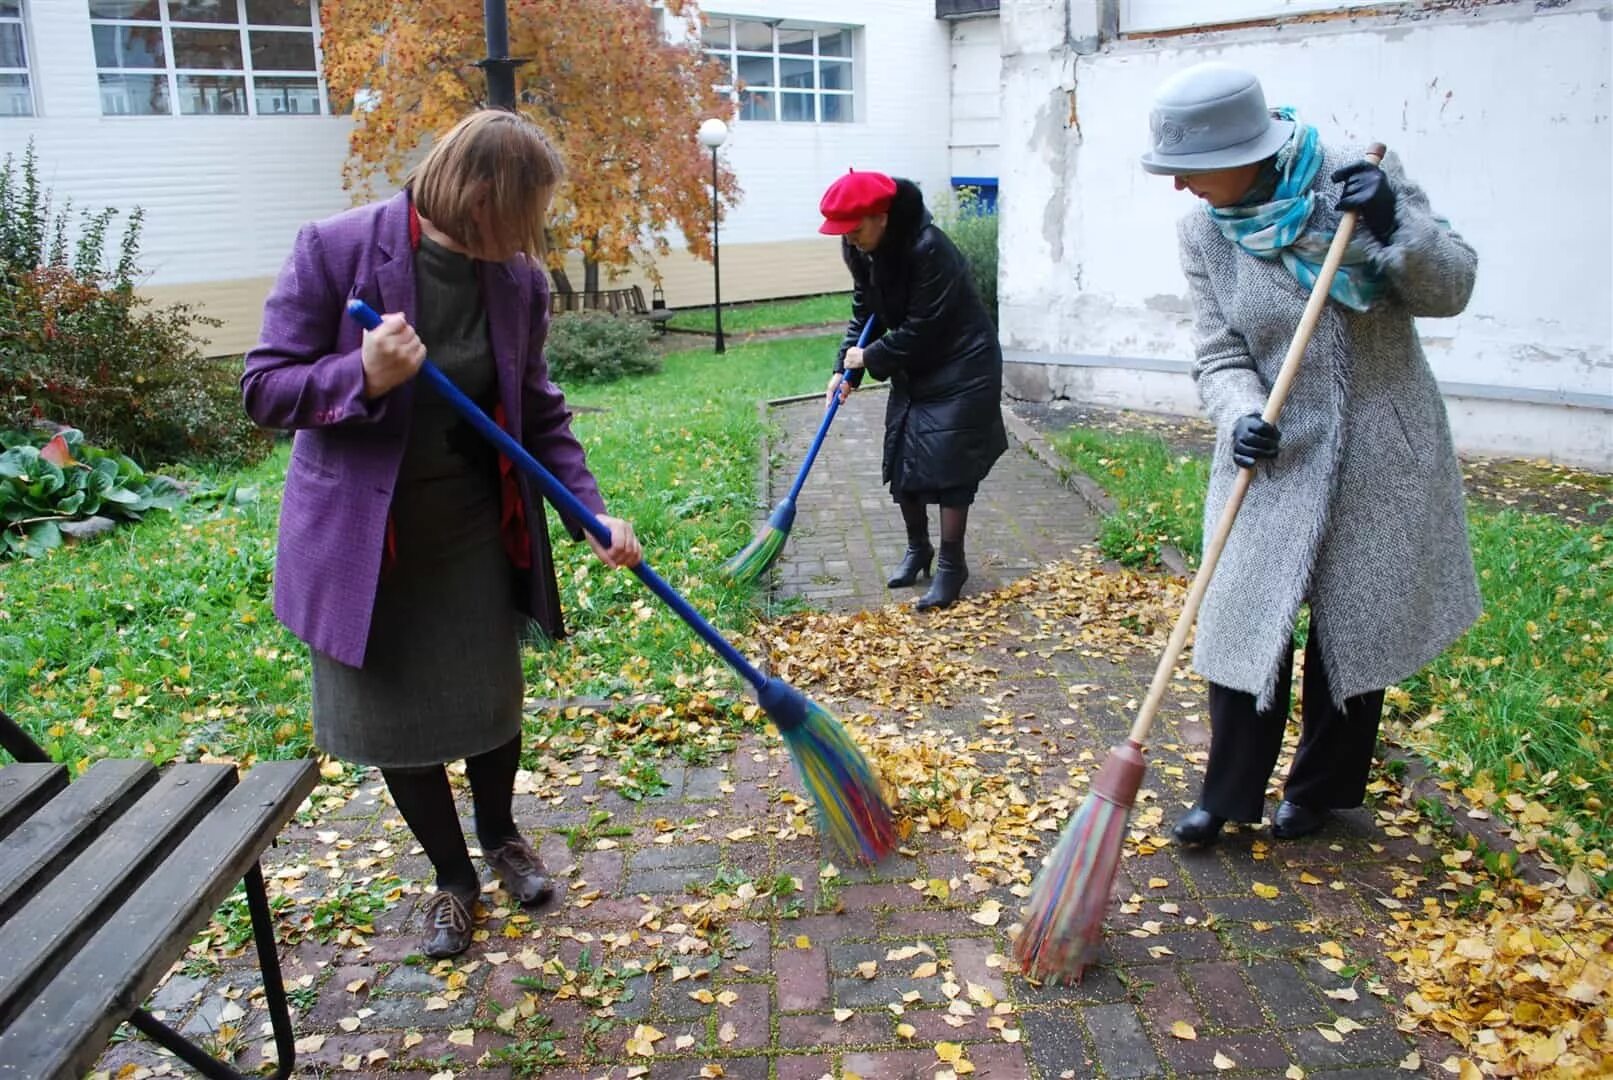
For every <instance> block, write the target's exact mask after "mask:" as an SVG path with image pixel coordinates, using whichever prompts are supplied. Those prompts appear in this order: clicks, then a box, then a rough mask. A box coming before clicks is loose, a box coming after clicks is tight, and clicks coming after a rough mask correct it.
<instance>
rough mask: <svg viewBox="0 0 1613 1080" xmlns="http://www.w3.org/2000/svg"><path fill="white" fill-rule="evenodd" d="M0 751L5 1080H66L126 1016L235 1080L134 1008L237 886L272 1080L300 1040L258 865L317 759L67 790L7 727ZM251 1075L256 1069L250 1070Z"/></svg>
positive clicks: (32, 747) (205, 1067) (189, 769)
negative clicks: (271, 1045)
mask: <svg viewBox="0 0 1613 1080" xmlns="http://www.w3.org/2000/svg"><path fill="white" fill-rule="evenodd" d="M0 747H4V748H5V750H6V751H7V752H9V753H10V754H11V756H12V757H13V758H15V759H16V761H17V764H14V765H9V766H5V767H4V768H0V1077H27V1078H28V1080H40V1078H51V1080H54V1078H57V1077H62V1078H68V1077H71V1078H73V1080H77V1078H78V1077H81V1076H83V1075H85V1074H86V1073H87V1072H89V1071H90V1070H91V1069H92V1068H93V1067H94V1065H95V1062H96V1060H97V1059H98V1058H99V1057H100V1056H101V1054H102V1052H103V1051H104V1050H105V1048H106V1045H107V1043H108V1041H109V1040H110V1039H111V1037H112V1034H113V1032H114V1031H115V1030H116V1029H117V1027H118V1025H120V1024H122V1023H123V1022H124V1021H125V1020H127V1021H129V1022H130V1023H131V1024H133V1025H134V1027H136V1028H137V1029H139V1030H140V1031H141V1032H142V1033H144V1034H145V1035H146V1036H147V1037H149V1038H151V1039H153V1040H154V1041H156V1042H158V1043H160V1044H161V1045H162V1046H164V1047H166V1048H167V1049H169V1050H171V1051H173V1053H174V1054H176V1055H177V1056H178V1057H179V1058H181V1059H182V1060H183V1061H185V1063H186V1064H188V1065H190V1066H191V1067H193V1068H194V1069H196V1070H197V1071H198V1072H200V1073H201V1074H202V1075H203V1076H207V1077H229V1078H238V1077H240V1076H241V1075H242V1074H241V1073H239V1072H237V1071H236V1070H235V1069H233V1068H232V1067H230V1066H229V1065H228V1064H226V1063H224V1062H221V1061H218V1060H216V1059H214V1058H213V1057H211V1056H209V1055H208V1054H207V1053H206V1052H205V1051H204V1050H202V1049H201V1048H200V1047H198V1046H197V1045H196V1044H194V1043H192V1042H191V1041H190V1040H188V1039H186V1038H185V1037H184V1036H182V1035H180V1034H179V1033H178V1032H177V1031H175V1030H173V1029H172V1028H170V1027H169V1026H168V1025H166V1024H164V1023H163V1022H162V1021H160V1020H158V1019H157V1018H156V1017H154V1016H152V1015H151V1014H150V1013H148V1012H146V1011H145V1010H144V1009H142V1008H141V1007H140V1005H141V1003H142V1002H144V1001H145V1000H146V998H147V997H148V996H149V995H150V994H151V992H152V990H154V989H155V988H156V986H157V983H158V982H159V981H160V980H161V979H162V977H163V975H164V974H166V973H167V971H168V970H169V968H170V967H171V966H172V965H173V963H174V962H175V961H176V960H178V959H179V958H180V957H182V956H183V955H184V953H185V950H186V948H187V946H188V945H189V944H190V942H191V940H192V939H193V938H194V937H195V936H196V934H197V932H198V931H200V930H201V929H202V928H203V927H204V926H205V925H206V924H207V922H208V920H209V919H210V918H211V916H212V914H213V912H215V911H216V910H217V909H218V907H219V905H220V904H221V903H222V902H223V901H224V899H225V898H226V897H227V896H229V894H230V892H231V891H232V890H233V889H234V888H235V883H236V882H238V881H242V880H244V881H245V883H246V897H247V906H248V908H249V909H250V911H251V915H252V933H253V938H254V940H255V941H256V944H257V950H258V965H259V968H260V970H261V971H262V974H263V991H264V1000H265V1003H266V1005H267V1006H268V1010H269V1019H270V1023H271V1025H272V1027H273V1030H274V1041H275V1049H276V1051H277V1054H278V1059H279V1064H278V1068H277V1070H276V1072H275V1074H274V1075H275V1076H276V1077H281V1078H283V1077H286V1076H289V1075H290V1074H291V1069H292V1064H293V1061H294V1056H295V1052H296V1049H295V1038H294V1035H293V1033H292V1027H291V1013H290V1010H289V1007H288V1003H287V1000H286V992H285V987H284V985H283V984H282V982H281V978H280V962H279V957H278V955H277V953H276V951H275V937H274V919H273V917H272V915H271V914H270V911H269V898H268V894H267V891H266V890H265V888H264V881H263V871H262V869H261V867H260V866H259V864H258V859H259V857H260V856H261V855H262V854H263V851H264V849H265V848H267V847H268V846H269V844H271V843H272V842H273V841H274V838H275V836H276V834H278V833H279V831H280V830H281V828H282V827H284V826H285V824H286V822H288V821H289V820H290V819H291V816H292V815H293V814H294V813H296V810H297V807H298V806H299V805H300V804H301V803H302V801H303V799H305V798H306V797H307V796H308V794H309V792H311V791H312V790H313V788H314V785H315V783H316V782H317V780H318V771H317V769H316V768H315V765H314V763H313V762H312V761H272V762H262V763H260V764H258V765H255V766H254V767H253V768H252V769H250V770H249V771H248V772H247V773H246V775H245V776H244V777H241V778H240V779H239V780H237V773H236V769H235V766H233V765H191V764H184V765H175V766H173V767H171V768H169V769H167V770H165V771H163V772H161V773H159V772H158V771H157V769H155V768H154V767H152V765H151V763H150V762H148V761H115V760H107V761H98V762H96V763H95V764H94V765H91V766H90V768H89V769H88V770H86V771H85V773H84V775H83V776H81V777H80V778H79V779H78V780H76V781H74V782H73V783H68V775H67V769H66V768H65V767H64V766H62V765H58V764H56V763H55V762H52V761H51V760H50V759H49V757H48V756H47V755H46V754H45V752H44V751H43V750H42V749H40V747H39V745H38V744H37V743H35V742H34V741H33V740H32V739H31V738H29V737H28V735H27V733H25V732H24V731H23V730H22V729H21V728H20V727H18V726H17V724H16V723H15V722H13V721H12V720H11V718H10V717H8V716H6V715H5V713H3V712H0ZM253 1075H257V1074H256V1073H254V1074H253Z"/></svg>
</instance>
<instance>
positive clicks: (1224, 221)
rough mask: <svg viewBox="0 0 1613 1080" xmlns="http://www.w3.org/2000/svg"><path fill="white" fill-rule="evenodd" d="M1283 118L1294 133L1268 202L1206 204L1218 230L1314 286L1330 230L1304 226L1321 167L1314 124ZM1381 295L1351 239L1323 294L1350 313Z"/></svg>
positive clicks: (1284, 111)
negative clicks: (1251, 204) (1290, 123)
mask: <svg viewBox="0 0 1613 1080" xmlns="http://www.w3.org/2000/svg"><path fill="white" fill-rule="evenodd" d="M1275 115H1276V116H1277V117H1278V118H1279V119H1282V120H1295V124H1294V134H1293V137H1292V138H1290V139H1289V140H1288V142H1286V143H1284V144H1283V148H1282V149H1281V150H1279V151H1277V169H1278V181H1277V190H1276V192H1275V193H1273V195H1272V196H1271V201H1269V202H1264V203H1260V204H1258V205H1256V206H1229V207H1226V208H1224V209H1217V208H1216V207H1213V206H1206V207H1205V209H1206V210H1207V211H1208V212H1209V215H1210V219H1211V220H1212V221H1214V222H1215V224H1216V226H1217V227H1218V228H1220V230H1221V234H1222V235H1223V236H1225V237H1226V238H1227V239H1228V240H1231V241H1232V242H1233V243H1234V244H1237V245H1238V246H1239V247H1241V248H1243V250H1245V251H1247V252H1248V253H1249V254H1251V255H1253V256H1255V257H1256V258H1260V259H1268V260H1269V259H1281V260H1282V263H1283V266H1284V268H1286V269H1287V270H1288V272H1289V273H1290V274H1293V275H1294V279H1295V280H1296V281H1298V282H1299V283H1300V284H1301V285H1303V286H1305V288H1307V289H1309V288H1310V287H1311V286H1313V285H1314V284H1316V277H1317V274H1319V273H1320V272H1321V269H1322V262H1323V261H1324V260H1325V259H1326V258H1327V249H1328V246H1329V245H1330V244H1332V242H1333V231H1332V230H1331V229H1329V230H1325V231H1319V230H1314V229H1312V230H1307V229H1306V227H1305V225H1306V222H1308V221H1310V219H1311V212H1312V211H1313V210H1314V209H1315V206H1316V193H1315V192H1314V191H1312V190H1311V187H1312V185H1313V184H1314V183H1315V181H1316V174H1317V173H1318V172H1319V171H1321V168H1322V147H1321V140H1320V139H1319V138H1318V137H1317V134H1316V128H1314V127H1312V126H1311V125H1310V124H1301V123H1298V121H1297V118H1296V114H1295V112H1294V110H1293V109H1292V108H1291V107H1289V106H1283V107H1282V108H1279V109H1277V110H1275ZM1383 293H1384V280H1383V275H1382V274H1381V273H1379V272H1378V270H1377V268H1376V267H1374V266H1373V265H1372V263H1371V262H1369V261H1368V259H1367V255H1366V251H1365V250H1364V249H1363V248H1362V246H1361V244H1360V241H1359V240H1357V239H1355V238H1353V237H1352V238H1351V240H1350V246H1349V247H1348V248H1346V249H1345V252H1344V261H1343V263H1341V264H1340V266H1339V270H1338V273H1336V274H1334V275H1333V284H1332V287H1330V288H1329V289H1328V295H1329V296H1331V297H1332V298H1333V299H1334V300H1337V301H1338V302H1339V303H1341V304H1343V305H1344V306H1345V307H1347V308H1350V309H1351V310H1352V311H1370V310H1371V309H1372V306H1373V304H1375V303H1376V302H1377V301H1378V299H1379V297H1381V296H1382V295H1383Z"/></svg>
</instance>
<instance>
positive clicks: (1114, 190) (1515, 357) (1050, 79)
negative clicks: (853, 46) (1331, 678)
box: [1001, 0, 1613, 468]
mask: <svg viewBox="0 0 1613 1080" xmlns="http://www.w3.org/2000/svg"><path fill="white" fill-rule="evenodd" d="M1240 2H1241V0H1240ZM1132 6H1133V7H1134V8H1136V9H1138V10H1141V9H1142V8H1143V7H1145V6H1146V5H1142V4H1134V5H1132ZM1268 6H1271V5H1270V4H1268ZM1308 6H1310V7H1315V6H1318V5H1315V4H1311V5H1308ZM1338 6H1340V7H1342V6H1345V5H1342V4H1341V5H1338ZM1154 7H1155V8H1158V9H1159V12H1156V14H1158V13H1160V12H1163V10H1164V9H1163V7H1162V6H1161V5H1159V4H1155V5H1154ZM1410 7H1412V8H1415V7H1416V5H1410ZM1102 8H1103V5H1102V4H1101V3H1100V2H1098V0H1005V2H1004V4H1003V37H1004V93H1003V119H1002V129H1003V146H1004V164H1003V210H1002V219H1001V229H1002V250H1003V259H1002V281H1001V318H1002V331H1003V338H1004V344H1005V347H1006V348H1008V349H1009V351H1010V354H1011V356H1012V357H1013V358H1014V359H1016V360H1021V361H1029V362H1041V363H1052V364H1055V365H1057V366H1056V367H1049V368H1047V369H1045V370H1038V371H1036V372H1034V373H1032V372H1030V371H1028V370H1023V371H1021V373H1020V374H1021V375H1022V376H1025V375H1030V374H1034V376H1035V377H1034V378H1033V379H1029V380H1022V382H1021V385H1022V386H1030V387H1033V388H1035V389H1041V390H1043V391H1044V392H1046V391H1048V390H1053V391H1057V390H1058V388H1059V387H1060V386H1061V385H1064V384H1069V385H1071V386H1073V387H1075V388H1077V389H1080V390H1082V391H1083V392H1085V393H1086V394H1088V395H1089V396H1092V397H1094V398H1097V399H1099V400H1106V401H1110V402H1111V403H1116V404H1133V405H1136V406H1138V407H1146V408H1160V409H1166V410H1184V409H1192V408H1196V396H1195V394H1194V391H1193V387H1192V386H1191V383H1190V382H1189V381H1188V379H1187V377H1186V376H1184V375H1181V374H1177V373H1173V372H1172V371H1171V370H1169V368H1170V365H1169V364H1167V365H1154V367H1155V368H1156V370H1152V371H1150V370H1143V371H1138V370H1136V369H1137V368H1138V367H1139V365H1137V364H1132V363H1129V361H1130V360H1135V359H1142V360H1155V361H1159V360H1164V361H1174V362H1175V363H1176V364H1177V365H1179V364H1180V363H1181V362H1183V361H1187V360H1190V359H1191V357H1192V350H1191V339H1190V326H1189V316H1188V310H1187V303H1186V299H1185V295H1186V290H1185V287H1184V284H1183V282H1182V277H1181V272H1180V268H1179V264H1178V261H1177V254H1176V239H1175V221H1176V219H1177V218H1178V217H1179V216H1180V215H1181V214H1183V213H1185V212H1189V211H1191V210H1192V209H1193V207H1192V205H1191V204H1190V203H1189V201H1188V196H1186V195H1181V194H1178V193H1176V192H1175V191H1173V190H1172V187H1171V183H1170V181H1169V180H1168V179H1162V178H1158V177H1152V176H1149V175H1148V174H1146V173H1144V172H1143V171H1142V170H1141V169H1140V168H1138V166H1137V164H1136V159H1137V155H1138V154H1139V153H1140V152H1141V151H1142V150H1144V149H1146V146H1147V142H1148V110H1149V102H1150V99H1151V97H1152V93H1153V90H1154V88H1155V87H1156V86H1157V85H1158V84H1159V83H1160V82H1161V81H1163V80H1164V79H1165V78H1166V77H1167V76H1168V75H1170V74H1171V73H1173V72H1175V71H1177V70H1180V69H1181V68H1183V67H1186V66H1189V65H1191V64H1193V63H1198V62H1200V61H1203V60H1207V59H1217V60H1222V61H1226V62H1228V63H1233V64H1238V65H1241V66H1243V67H1246V68H1248V69H1250V70H1252V71H1254V72H1256V73H1257V74H1258V75H1259V76H1260V78H1261V80H1262V83H1263V84H1264V86H1265V88H1266V92H1267V97H1268V100H1269V101H1271V102H1272V103H1273V104H1278V103H1285V104H1292V105H1294V106H1296V107H1297V108H1298V109H1299V110H1300V113H1301V115H1302V116H1304V117H1305V118H1307V119H1309V120H1311V121H1312V122H1314V123H1316V124H1317V125H1318V126H1319V127H1320V128H1321V130H1322V136H1323V139H1324V140H1327V141H1332V142H1335V143H1336V142H1343V141H1349V142H1355V143H1362V142H1366V141H1369V140H1373V139H1378V140H1382V141H1384V142H1386V143H1388V144H1389V145H1390V147H1391V148H1392V149H1394V150H1395V151H1397V152H1398V153H1399V155H1400V157H1401V159H1402V161H1403V162H1404V164H1405V166H1406V168H1407V170H1408V171H1409V173H1410V175H1411V176H1412V177H1413V178H1415V179H1416V180H1417V181H1418V182H1419V183H1420V184H1421V185H1422V186H1423V187H1424V188H1425V189H1426V190H1427V191H1428V193H1429V195H1430V197H1431V199H1432V201H1433V204H1434V207H1435V209H1436V211H1438V212H1439V213H1442V214H1443V215H1445V216H1446V217H1448V218H1450V219H1451V221H1452V222H1453V223H1454V225H1455V227H1456V228H1457V229H1458V230H1459V231H1460V232H1461V233H1462V234H1463V235H1464V236H1465V237H1466V238H1467V239H1468V240H1469V241H1471V242H1472V243H1473V244H1474V246H1475V247H1476V248H1477V249H1478V251H1479V255H1480V266H1479V279H1478V285H1477V288H1476V290H1475V292H1474V296H1473V299H1472V303H1471V304H1470V306H1469V308H1468V310H1467V312H1466V313H1464V314H1463V315H1462V316H1459V317H1457V318H1454V319H1441V320H1427V321H1424V322H1423V323H1422V324H1421V330H1422V332H1423V335H1424V341H1425V346H1426V348H1427V351H1428V354H1429V358H1430V361H1431V362H1432V364H1433V367H1434V370H1435V373H1436V374H1437V375H1438V376H1439V378H1440V379H1441V381H1442V382H1443V383H1445V384H1446V385H1447V387H1448V393H1449V394H1450V395H1451V415H1452V422H1453V425H1454V426H1455V429H1456V432H1457V437H1458V441H1459V442H1460V443H1461V444H1463V445H1464V446H1465V447H1466V448H1469V449H1473V450H1476V451H1481V452H1490V453H1512V454H1522V455H1528V456H1536V455H1539V456H1551V457H1554V458H1558V459H1560V460H1566V461H1576V462H1579V463H1582V464H1589V465H1593V466H1600V467H1604V468H1607V467H1613V411H1610V410H1613V95H1610V90H1609V75H1610V72H1613V5H1610V4H1608V3H1606V2H1605V0H1601V2H1593V0H1569V2H1568V3H1565V4H1563V5H1561V6H1559V7H1556V8H1549V9H1542V10H1538V11H1537V10H1536V6H1535V5H1534V4H1530V3H1501V2H1493V3H1489V4H1484V5H1482V6H1478V7H1475V8H1470V9H1467V10H1462V11H1454V12H1453V11H1412V12H1411V15H1414V16H1415V17H1410V16H1407V15H1403V16H1381V17H1359V18H1351V17H1345V16H1343V15H1341V16H1340V17H1337V18H1333V19H1329V20H1323V21H1309V20H1306V21H1300V22H1283V23H1278V24H1274V25H1266V26H1255V27H1246V28H1242V29H1236V30H1220V31H1213V32H1207V33H1197V34H1189V35H1172V36H1160V37H1150V36H1147V35H1141V36H1136V37H1125V36H1122V37H1121V38H1120V39H1119V40H1114V39H1113V38H1111V37H1108V36H1104V37H1103V38H1102V39H1101V40H1100V36H1099V28H1100V25H1101V20H1102V16H1101V11H1102ZM1201 10H1204V11H1206V12H1209V11H1213V10H1215V8H1214V6H1213V5H1203V8H1202V9H1201ZM1122 14H1124V9H1123V10H1122ZM1123 28H1124V27H1123V26H1122V29H1123ZM1067 31H1068V35H1067ZM1066 41H1068V42H1070V43H1071V44H1068V45H1067V44H1066ZM1106 361H1114V362H1106ZM1143 366H1144V367H1147V365H1143ZM1160 367H1164V368H1166V370H1157V369H1158V368H1160ZM1122 369H1124V370H1122ZM1475 384H1476V385H1477V386H1478V387H1479V388H1480V389H1477V390H1473V389H1469V388H1470V387H1472V386H1474V385H1475ZM1542 391H1543V392H1545V393H1544V394H1541V393H1540V392H1542ZM1493 394H1500V395H1503V396H1507V395H1510V396H1514V397H1521V398H1539V397H1542V396H1544V397H1551V396H1552V395H1556V396H1558V397H1563V396H1568V397H1570V398H1572V399H1574V400H1577V401H1580V402H1581V403H1582V405H1594V404H1595V403H1596V402H1597V401H1598V400H1600V401H1601V402H1602V407H1601V408H1595V407H1563V406H1560V405H1559V406H1549V405H1548V406H1545V407H1542V406H1541V405H1538V404H1531V405H1529V406H1527V407H1525V406H1523V405H1519V406H1517V407H1512V408H1508V407H1505V406H1503V405H1500V404H1497V403H1495V402H1494V401H1491V400H1489V398H1488V397H1486V396H1485V395H1493ZM1457 395H1462V399H1461V400H1458V399H1457ZM1501 417H1505V419H1504V420H1503V419H1499V418H1501Z"/></svg>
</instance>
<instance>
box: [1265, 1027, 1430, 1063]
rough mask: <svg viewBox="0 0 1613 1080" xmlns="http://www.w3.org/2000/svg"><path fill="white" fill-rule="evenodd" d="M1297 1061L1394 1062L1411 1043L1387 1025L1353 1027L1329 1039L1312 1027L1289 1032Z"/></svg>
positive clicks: (1405, 1051)
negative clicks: (1336, 1037)
mask: <svg viewBox="0 0 1613 1080" xmlns="http://www.w3.org/2000/svg"><path fill="white" fill-rule="evenodd" d="M1288 1041H1289V1042H1290V1043H1292V1044H1293V1047H1294V1054H1295V1056H1297V1057H1298V1058H1299V1063H1300V1064H1301V1065H1303V1066H1305V1068H1307V1069H1309V1068H1311V1067H1312V1066H1318V1067H1320V1066H1326V1065H1383V1064H1388V1065H1393V1064H1394V1063H1396V1062H1398V1061H1399V1060H1400V1059H1401V1058H1403V1057H1405V1056H1406V1053H1407V1051H1409V1050H1410V1049H1411V1044H1410V1043H1408V1042H1407V1041H1406V1040H1405V1037H1404V1036H1402V1035H1401V1034H1400V1033H1399V1032H1397V1031H1395V1030H1394V1029H1393V1028H1390V1027H1383V1026H1374V1027H1368V1028H1366V1029H1365V1030H1363V1031H1352V1032H1350V1033H1349V1034H1348V1035H1345V1036H1344V1038H1343V1040H1342V1041H1341V1042H1336V1043H1335V1042H1331V1041H1329V1040H1328V1039H1326V1038H1324V1037H1323V1036H1322V1033H1321V1032H1320V1031H1319V1030H1317V1028H1315V1027H1308V1028H1305V1029H1304V1030H1302V1031H1296V1032H1293V1033H1291V1034H1290V1035H1289V1036H1288Z"/></svg>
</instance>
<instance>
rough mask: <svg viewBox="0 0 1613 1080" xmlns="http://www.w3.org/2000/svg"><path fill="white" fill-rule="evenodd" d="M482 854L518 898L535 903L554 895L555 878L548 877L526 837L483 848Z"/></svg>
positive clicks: (521, 901)
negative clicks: (553, 880)
mask: <svg viewBox="0 0 1613 1080" xmlns="http://www.w3.org/2000/svg"><path fill="white" fill-rule="evenodd" d="M482 858H484V859H486V860H487V865H488V866H491V867H492V868H493V873H495V874H497V875H498V879H499V881H500V882H502V883H503V885H504V887H505V888H506V889H508V890H509V891H510V895H511V896H513V897H515V899H516V901H517V902H519V903H521V904H527V905H537V904H542V903H544V902H545V901H547V900H548V899H549V897H551V896H553V895H554V882H552V881H551V880H549V872H548V871H547V870H545V869H544V868H543V860H542V859H540V858H538V853H537V852H536V851H534V850H533V849H532V845H531V844H529V843H527V842H526V841H525V840H522V839H520V838H519V837H518V838H516V839H514V840H511V841H509V842H508V843H506V844H504V845H503V846H501V847H496V848H493V849H492V850H491V851H489V850H486V849H483V851H482Z"/></svg>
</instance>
